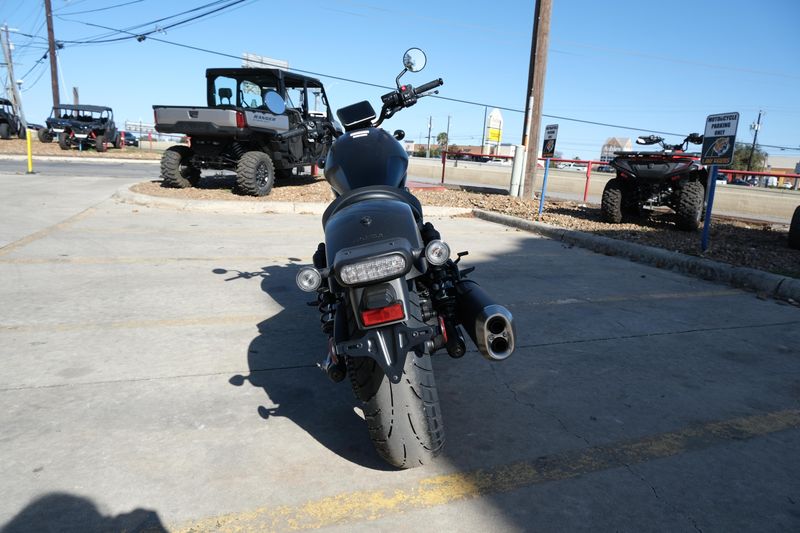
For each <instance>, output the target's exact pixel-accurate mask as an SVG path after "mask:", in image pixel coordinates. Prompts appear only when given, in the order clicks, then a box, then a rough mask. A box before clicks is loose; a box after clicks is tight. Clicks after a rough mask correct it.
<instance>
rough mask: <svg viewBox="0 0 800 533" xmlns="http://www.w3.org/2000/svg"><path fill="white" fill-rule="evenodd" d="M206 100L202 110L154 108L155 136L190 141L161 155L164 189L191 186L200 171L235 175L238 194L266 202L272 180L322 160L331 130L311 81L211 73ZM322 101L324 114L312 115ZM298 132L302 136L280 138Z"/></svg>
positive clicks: (275, 72)
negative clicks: (174, 136)
mask: <svg viewBox="0 0 800 533" xmlns="http://www.w3.org/2000/svg"><path fill="white" fill-rule="evenodd" d="M206 96H207V104H208V105H207V107H194V106H162V105H156V106H153V110H154V112H155V123H156V131H158V132H161V133H173V134H183V135H187V136H188V137H189V138H190V139H191V145H190V146H183V145H179V146H173V147H171V148H169V149H167V150H166V152H164V156H163V157H162V159H161V178H162V179H163V184H164V185H165V186H167V187H179V188H184V187H192V186H195V185H197V182H198V181H199V180H200V173H201V171H202V170H203V169H213V170H233V171H235V172H236V185H237V189H238V191H239V192H241V193H243V194H249V195H252V196H266V195H267V194H269V193H270V191H271V190H272V185H273V184H274V182H275V178H276V176H277V177H278V178H283V177H288V176H291V174H292V169H294V168H295V167H301V166H305V165H314V164H316V163H317V161H318V160H319V159H320V158H322V157H324V156H325V154H326V153H327V150H328V146H329V145H330V142H331V138H330V126H331V124H335V123H334V121H333V116H332V115H331V111H330V108H329V106H328V99H327V96H326V95H325V89H324V87H323V86H322V83H321V82H320V81H319V80H317V79H315V78H310V77H308V76H302V75H300V74H294V73H290V72H286V71H284V70H281V69H268V68H218V69H208V70H206ZM320 102H321V104H322V106H323V108H324V109H323V110H321V111H315V110H312V106H314V108H316V104H318V103H320ZM300 127H302V128H303V133H302V134H300V135H296V134H292V135H290V136H283V135H282V134H284V133H287V132H289V131H290V130H293V131H294V132H296V131H298V128H300ZM337 127H338V126H337Z"/></svg>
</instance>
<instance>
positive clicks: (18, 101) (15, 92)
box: [2, 24, 28, 135]
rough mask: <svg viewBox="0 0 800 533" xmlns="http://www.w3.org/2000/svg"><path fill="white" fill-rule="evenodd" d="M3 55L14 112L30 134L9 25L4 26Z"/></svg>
mask: <svg viewBox="0 0 800 533" xmlns="http://www.w3.org/2000/svg"><path fill="white" fill-rule="evenodd" d="M2 41H3V55H4V56H5V58H6V68H7V69H8V85H9V86H10V88H11V99H12V100H14V102H13V104H14V110H15V111H16V112H17V115H19V121H20V122H21V123H22V128H23V129H24V130H25V134H26V135H27V133H28V123H27V122H26V121H25V113H23V111H22V98H20V96H19V86H18V85H17V80H15V79H14V60H13V59H12V58H11V40H10V39H9V38H8V24H3V35H2Z"/></svg>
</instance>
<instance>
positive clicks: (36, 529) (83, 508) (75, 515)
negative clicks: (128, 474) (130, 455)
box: [0, 492, 167, 533]
mask: <svg viewBox="0 0 800 533" xmlns="http://www.w3.org/2000/svg"><path fill="white" fill-rule="evenodd" d="M0 531H2V533H45V532H51V531H58V532H60V533H73V532H74V533H111V532H117V531H125V532H128V533H167V529H166V528H165V527H164V525H163V524H162V523H161V519H160V518H159V517H158V513H156V512H155V511H151V510H149V509H134V510H133V511H131V512H129V513H124V514H119V515H117V516H104V515H102V514H101V513H100V511H98V509H97V506H96V505H95V504H94V502H92V501H91V500H89V499H87V498H82V497H80V496H75V495H72V494H66V493H63V492H52V493H50V494H45V495H44V496H41V497H39V498H37V499H35V500H33V501H32V502H31V503H29V504H28V505H27V506H26V507H25V508H24V509H22V510H21V511H20V512H19V513H17V515H16V516H15V517H14V518H12V519H11V521H10V522H8V523H7V524H5V525H3V526H2V527H0Z"/></svg>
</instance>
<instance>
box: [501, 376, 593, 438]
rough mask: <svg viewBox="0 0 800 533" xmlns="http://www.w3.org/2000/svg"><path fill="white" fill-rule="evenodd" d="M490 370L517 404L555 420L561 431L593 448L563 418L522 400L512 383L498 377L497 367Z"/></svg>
mask: <svg viewBox="0 0 800 533" xmlns="http://www.w3.org/2000/svg"><path fill="white" fill-rule="evenodd" d="M490 368H491V369H492V374H493V375H494V377H495V380H496V381H497V382H498V383H499V384H501V385H502V386H503V387H505V389H506V390H507V391H508V392H510V393H511V396H512V398H514V401H515V402H516V403H518V404H520V405H524V406H526V407H528V408H530V409H531V410H532V411H534V412H536V413H540V414H543V415H545V416H549V417H550V418H552V419H553V420H555V421H556V422H558V425H559V426H561V429H563V430H564V431H565V432H566V433H568V434H570V435H572V436H573V437H575V438H577V439H579V440H582V441H583V442H584V443H586V445H587V446H591V443H590V442H589V439H587V438H586V437H584V436H583V435H579V434H578V433H576V432H574V431H572V430H570V429H569V428H568V427H567V425H566V424H565V423H564V421H563V420H561V418H560V417H559V416H558V415H557V414H555V413H551V412H550V411H547V410H545V409H542V408H541V407H538V406H537V405H536V404H535V403H533V402H530V401H525V400H523V399H521V398H520V397H519V394H518V393H517V391H516V390H515V389H514V387H512V386H511V384H510V383H508V382H507V381H505V380H503V379H501V378H500V376H498V375H497V370H496V369H495V367H494V366H492V367H490Z"/></svg>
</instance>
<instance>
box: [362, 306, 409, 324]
mask: <svg viewBox="0 0 800 533" xmlns="http://www.w3.org/2000/svg"><path fill="white" fill-rule="evenodd" d="M405 317H406V313H405V311H404V310H403V302H395V303H393V304H390V305H387V306H386V307H379V308H378V309H367V310H364V311H361V322H362V323H363V324H364V326H366V327H371V326H378V325H380V324H386V323H388V322H396V321H398V320H403V319H404V318H405Z"/></svg>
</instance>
